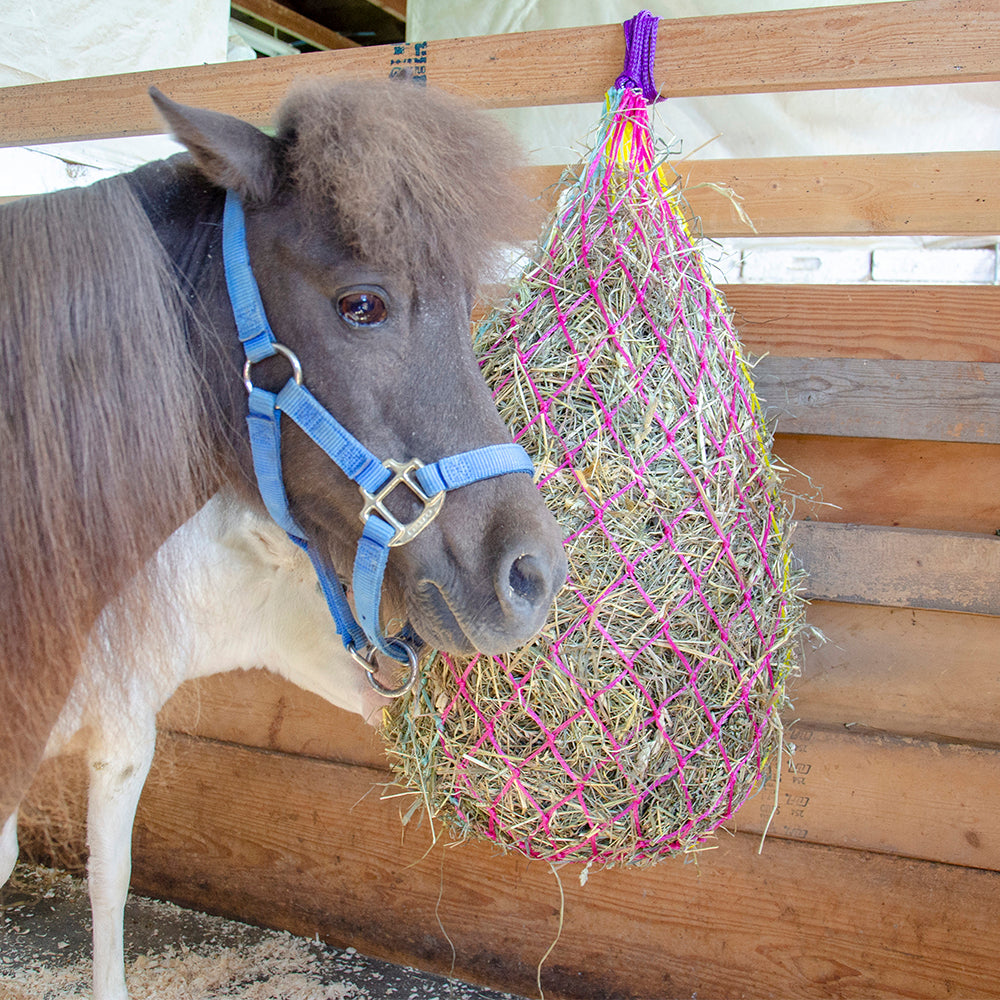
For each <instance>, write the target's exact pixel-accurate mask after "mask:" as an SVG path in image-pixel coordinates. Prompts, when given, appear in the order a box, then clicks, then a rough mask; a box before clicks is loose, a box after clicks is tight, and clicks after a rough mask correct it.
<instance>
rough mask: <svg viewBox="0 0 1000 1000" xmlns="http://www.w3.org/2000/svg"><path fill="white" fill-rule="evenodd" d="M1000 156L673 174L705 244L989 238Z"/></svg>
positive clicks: (752, 164)
mask: <svg viewBox="0 0 1000 1000" xmlns="http://www.w3.org/2000/svg"><path fill="white" fill-rule="evenodd" d="M998 167H1000V153H994V152H983V153H979V152H976V153H907V154H892V155H870V156H815V157H813V156H808V157H789V158H769V157H760V158H757V159H748V160H701V161H698V160H693V161H688V162H687V163H684V164H679V165H678V167H677V169H678V170H679V171H680V172H681V176H682V177H683V179H684V183H685V191H684V193H685V197H686V199H687V201H688V204H689V205H690V208H691V212H692V213H693V215H695V216H697V218H698V219H699V220H700V226H701V228H702V230H703V231H704V232H705V233H706V234H708V235H711V236H716V237H722V236H751V235H753V232H752V230H750V229H749V228H748V227H747V225H746V223H745V222H744V221H743V220H742V219H741V218H740V217H739V215H738V213H737V212H736V209H735V208H734V207H733V204H732V202H731V201H730V200H729V199H728V198H725V197H723V196H722V195H720V194H719V192H718V191H715V190H712V189H711V188H709V187H699V185H706V184H719V185H722V186H723V187H725V188H728V189H730V190H731V191H733V192H734V193H735V194H736V195H737V196H738V197H739V199H740V202H741V207H742V208H743V210H744V211H745V212H746V214H747V215H748V216H749V218H750V220H751V222H753V225H754V227H755V229H756V232H757V235H760V236H816V235H826V236H870V235H871V236H874V235H906V234H908V233H912V234H917V235H922V234H928V233H930V234H937V235H942V236H944V235H968V236H975V235H982V236H986V237H989V236H992V235H995V233H996V231H997V229H998V227H1000V195H998V193H997V188H996V184H995V183H994V178H995V177H996V174H997V169H998Z"/></svg>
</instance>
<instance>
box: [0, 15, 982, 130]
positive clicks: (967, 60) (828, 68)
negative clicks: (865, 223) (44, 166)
mask: <svg viewBox="0 0 1000 1000" xmlns="http://www.w3.org/2000/svg"><path fill="white" fill-rule="evenodd" d="M397 49H398V50H399V51H397ZM623 56H624V40H623V36H622V30H621V27H620V25H604V26H600V27H592V28H569V29H557V30H552V31H542V32H532V33H527V34H511V35H490V36H485V37H481V38H464V39H454V40H450V41H436V42H430V43H426V45H424V46H423V47H421V48H419V49H418V47H417V46H414V45H404V46H393V45H385V46H377V47H370V48H362V49H352V50H341V51H338V52H314V53H309V54H307V55H296V56H283V57H280V58H274V59H264V60H257V61H256V62H252V63H221V64H215V65H208V66H191V67H184V68H181V69H167V70H156V71H151V72H142V73H128V74H123V75H121V76H110V77H94V78H91V79H84V80H71V81H63V82H58V83H47V84H31V85H28V86H22V87H7V88H4V89H3V90H0V146H25V145H31V144H36V143H47V142H63V141H70V140H78V139H95V138H105V137H111V136H128V135H146V134H150V133H156V132H160V131H162V124H161V121H160V119H159V117H158V116H157V114H156V113H155V112H154V110H153V108H152V105H151V104H150V102H149V99H148V97H147V96H146V92H147V90H148V88H149V87H150V85H152V84H155V85H156V86H158V87H160V89H161V90H163V91H164V92H165V93H167V94H168V95H169V96H170V97H172V98H174V99H175V100H178V101H181V102H182V103H188V104H199V105H202V106H204V107H210V108H214V109H217V110H221V111H227V112H229V113H231V114H235V115H238V116H239V117H241V118H246V119H247V120H248V121H253V122H254V123H255V124H258V125H264V124H266V123H267V122H269V121H270V119H271V116H272V114H273V111H274V109H275V107H276V106H277V104H278V102H279V101H280V100H281V98H282V96H283V95H284V92H285V90H286V89H287V88H288V86H289V84H291V82H292V81H293V80H294V79H297V78H299V77H309V76H343V77H348V78H365V77H375V78H380V79H384V78H385V77H386V76H388V74H389V71H390V70H391V69H392V67H393V65H394V64H396V63H399V62H400V61H404V62H407V61H408V62H409V63H410V64H411V65H415V66H416V67H418V68H419V69H420V70H421V72H423V73H425V74H426V77H427V80H428V82H430V83H433V84H434V85H436V86H440V87H443V88H445V89H447V90H452V91H455V92H457V93H461V94H465V95H466V96H469V97H473V98H478V99H480V100H481V101H483V103H484V104H486V105H487V106H489V107H495V108H501V107H527V106H539V105H552V104H580V103H585V102H588V101H600V100H601V99H602V98H603V96H604V92H605V90H607V88H608V87H610V86H611V85H612V84H613V82H614V80H615V78H616V77H617V76H618V74H619V72H620V70H621V66H622V60H623ZM655 78H656V79H657V80H660V81H663V93H664V95H665V96H669V97H690V96H700V95H712V94H743V93H769V92H780V91H798V90H829V89H842V88H845V87H881V86H901V85H904V84H930V83H951V82H973V81H986V80H998V79H1000V9H998V8H997V5H996V3H995V2H993V0H904V2H897V3H891V4H868V5H862V6H857V7H851V8H850V9H845V8H843V7H828V8H816V9H810V10H794V11H776V12H773V13H764V14H730V15H723V16H719V17H705V18H678V19H675V20H666V19H665V20H663V21H661V22H660V27H659V35H658V42H657V58H656V74H655Z"/></svg>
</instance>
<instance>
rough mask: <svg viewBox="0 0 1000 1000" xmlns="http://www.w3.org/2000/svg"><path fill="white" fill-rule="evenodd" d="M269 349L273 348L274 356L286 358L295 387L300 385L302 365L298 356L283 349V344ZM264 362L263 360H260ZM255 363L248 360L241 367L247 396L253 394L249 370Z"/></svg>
mask: <svg viewBox="0 0 1000 1000" xmlns="http://www.w3.org/2000/svg"><path fill="white" fill-rule="evenodd" d="M271 347H273V348H274V353H275V354H280V355H281V356H282V357H283V358H286V359H287V361H288V363H289V364H290V365H291V366H292V378H293V379H294V380H295V384H296V385H302V364H301V363H300V361H299V359H298V356H297V355H296V353H295V352H294V351H293V350H290V349H289V348H287V347H285V345H284V344H272V345H271ZM260 360H261V361H264V360H265V359H264V358H261V359H260ZM254 364H255V362H253V361H251V360H250V359H249V358H247V360H246V364H245V365H244V366H243V385H244V387H245V388H246V391H247V395H249V394H250V393H251V392H253V387H254V386H253V379H252V378H250V370H251V369H252V368H253V366H254Z"/></svg>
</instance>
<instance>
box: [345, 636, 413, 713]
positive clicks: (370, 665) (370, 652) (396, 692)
mask: <svg viewBox="0 0 1000 1000" xmlns="http://www.w3.org/2000/svg"><path fill="white" fill-rule="evenodd" d="M389 641H390V642H391V643H392V644H393V645H396V646H402V647H403V649H405V650H406V661H407V667H408V673H407V675H406V680H405V681H403V683H402V684H401V685H400V686H399V687H395V688H390V687H386V686H385V685H384V684H383V683H382V682H381V681H380V680H379V679H378V677H376V676H375V667H376V665H375V654H376V653H377V652H378V650H377V649H376V648H375V647H374V646H368V647H367V652H366V653H359V652H358V651H357V650H356V649H352V650H351V651H350V653H351V656H352V657H353V658H354V660H355V662H357V663H358V664H360V666H361V668H362V669H363V670H364V672H365V677H367V678H368V683H369V684H370V685H371V686H372V687H373V688H374V689H375V690H376V691H378V693H379V694H380V695H382V697H383V698H401V697H402V696H403V695H404V694H406V693H407V692H408V691H409V690H410V689H411V688H412V687H413V685H414V684H416V682H417V675H418V667H417V653H416V650H415V649H414V648H413V647H412V646H411V645H410V644H409V643H408V642H404V641H403V640H402V639H399V638H396V639H390V640H389Z"/></svg>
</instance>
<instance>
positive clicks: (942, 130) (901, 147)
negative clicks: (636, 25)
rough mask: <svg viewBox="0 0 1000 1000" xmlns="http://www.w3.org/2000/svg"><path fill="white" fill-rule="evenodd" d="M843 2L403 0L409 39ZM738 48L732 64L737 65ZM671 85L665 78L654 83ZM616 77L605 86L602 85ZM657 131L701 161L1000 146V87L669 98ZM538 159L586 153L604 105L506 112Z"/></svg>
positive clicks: (561, 158)
mask: <svg viewBox="0 0 1000 1000" xmlns="http://www.w3.org/2000/svg"><path fill="white" fill-rule="evenodd" d="M837 2H839V3H842V4H847V3H850V2H851V0H788V2H787V3H782V2H767V0H644V2H637V0H479V2H476V3H472V2H469V0H409V2H408V4H407V26H406V30H407V38H408V39H409V40H411V41H418V42H419V41H429V40H432V39H439V38H454V37H458V36H463V35H487V34H498V33H502V32H510V31H533V30H537V29H542V28H569V27H578V26H582V25H589V24H611V23H622V22H624V21H625V20H627V19H628V18H630V17H632V16H633V15H635V14H636V13H637V12H638V11H639V10H641V9H643V8H645V9H648V10H649V11H650V12H651V13H653V14H656V15H657V16H659V17H663V18H668V17H696V16H703V15H713V14H732V13H745V12H750V11H760V10H778V9H784V8H786V7H820V6H832V5H833V4H834V3H837ZM739 58H740V54H739V52H733V59H734V60H739ZM656 82H657V84H659V85H660V86H664V85H666V86H668V87H669V81H668V80H657V81H656ZM613 83H614V80H613V79H609V80H608V81H607V86H608V87H610V86H611V85H612V84H613ZM657 109H658V116H659V124H658V126H657V132H658V134H659V135H661V136H663V137H666V136H667V135H668V134H669V133H673V134H674V135H676V136H678V137H679V138H680V139H681V140H682V142H683V152H684V153H685V154H689V153H692V152H694V151H696V152H694V155H695V156H697V157H702V158H708V157H733V156H735V157H741V156H804V155H830V154H836V153H888V152H923V151H933V150H972V149H1000V84H996V83H983V84H975V83H967V84H955V85H948V86H936V87H898V88H896V87H890V88H875V89H868V90H864V89H862V90H851V91H833V92H824V91H817V92H803V93H787V94H748V95H738V96H725V97H704V98H677V99H674V100H669V101H666V102H662V103H661V104H659V105H658V106H657ZM504 114H505V117H506V118H507V120H508V122H509V123H510V124H511V125H512V127H513V128H514V129H515V130H516V131H517V132H519V133H520V135H521V136H522V140H523V141H524V143H525V145H526V148H527V149H528V151H529V153H530V155H531V156H532V158H533V159H534V161H535V162H537V163H565V162H569V161H570V159H571V158H572V156H571V154H572V152H573V151H577V152H578V151H579V150H580V149H581V148H584V145H585V140H586V138H587V136H588V133H589V131H590V130H591V129H592V128H593V127H594V125H595V124H596V122H597V120H598V118H599V115H600V107H599V106H598V105H582V106H572V107H559V108H536V109H523V110H522V109H517V110H516V111H513V112H506V113H504Z"/></svg>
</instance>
